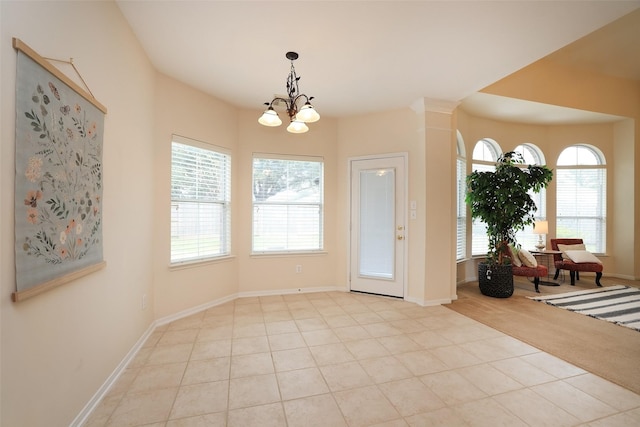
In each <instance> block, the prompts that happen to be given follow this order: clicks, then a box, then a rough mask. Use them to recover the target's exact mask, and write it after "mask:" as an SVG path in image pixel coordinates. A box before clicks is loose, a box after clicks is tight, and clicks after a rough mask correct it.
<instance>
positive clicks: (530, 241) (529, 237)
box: [513, 142, 548, 249]
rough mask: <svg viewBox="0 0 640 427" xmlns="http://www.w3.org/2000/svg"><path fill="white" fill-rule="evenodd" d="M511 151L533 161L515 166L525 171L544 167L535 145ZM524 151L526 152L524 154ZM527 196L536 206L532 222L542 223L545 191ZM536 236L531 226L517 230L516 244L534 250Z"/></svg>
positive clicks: (521, 146)
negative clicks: (528, 168)
mask: <svg viewBox="0 0 640 427" xmlns="http://www.w3.org/2000/svg"><path fill="white" fill-rule="evenodd" d="M513 151H515V152H518V153H520V154H522V157H523V158H524V159H525V162H526V161H527V160H533V163H525V164H522V165H517V166H518V167H520V168H522V169H527V167H528V166H529V165H538V166H542V165H546V161H545V157H544V154H543V152H542V150H540V148H538V146H536V145H535V144H532V143H528V142H525V143H523V144H520V145H518V146H517V147H516V148H514V149H513ZM525 151H526V152H525ZM529 196H531V198H532V199H533V201H534V202H535V204H536V212H535V213H534V221H544V220H546V219H547V213H546V212H547V189H546V188H542V189H541V190H540V192H538V193H534V192H533V191H529ZM547 236H548V235H546V236H544V239H545V240H546V239H547ZM538 240H539V239H538V235H537V234H533V225H531V227H530V228H525V229H524V230H518V231H517V232H516V242H517V243H518V244H519V245H521V247H523V248H525V249H534V248H535V245H537V244H538Z"/></svg>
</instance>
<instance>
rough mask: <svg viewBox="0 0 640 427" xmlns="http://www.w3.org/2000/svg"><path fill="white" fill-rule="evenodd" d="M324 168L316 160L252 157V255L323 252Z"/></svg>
mask: <svg viewBox="0 0 640 427" xmlns="http://www.w3.org/2000/svg"><path fill="white" fill-rule="evenodd" d="M323 193H324V164H323V160H322V158H318V157H293V156H281V155H277V156H274V155H268V154H254V158H253V233H252V234H253V242H252V250H253V252H254V253H270V252H271V253H272V252H294V251H318V250H322V249H323V200H324V195H323Z"/></svg>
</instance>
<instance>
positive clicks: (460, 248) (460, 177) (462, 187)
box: [456, 157, 467, 260]
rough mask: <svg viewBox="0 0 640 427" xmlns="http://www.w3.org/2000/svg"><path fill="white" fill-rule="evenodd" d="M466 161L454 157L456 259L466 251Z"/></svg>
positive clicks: (463, 256)
mask: <svg viewBox="0 0 640 427" xmlns="http://www.w3.org/2000/svg"><path fill="white" fill-rule="evenodd" d="M466 175H467V162H466V161H465V159H463V158H460V157H458V158H457V159H456V180H457V192H458V194H457V195H458V206H457V208H458V209H457V210H458V212H457V239H456V259H458V260H461V259H464V258H465V257H466V252H467V204H466V202H465V195H466V191H467V182H466V178H467V177H466Z"/></svg>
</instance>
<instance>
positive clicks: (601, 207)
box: [556, 144, 607, 253]
mask: <svg viewBox="0 0 640 427" xmlns="http://www.w3.org/2000/svg"><path fill="white" fill-rule="evenodd" d="M556 186H557V191H556V199H557V200H556V235H557V236H558V237H577V238H581V239H582V240H583V241H584V243H585V245H586V247H587V250H589V251H591V252H594V253H605V252H606V235H607V227H606V225H607V191H606V190H607V168H606V162H605V158H604V155H603V154H602V152H601V151H600V150H598V149H597V148H595V147H593V146H590V145H586V144H577V145H572V146H570V147H567V148H565V149H564V150H563V151H562V153H560V156H558V164H557V168H556Z"/></svg>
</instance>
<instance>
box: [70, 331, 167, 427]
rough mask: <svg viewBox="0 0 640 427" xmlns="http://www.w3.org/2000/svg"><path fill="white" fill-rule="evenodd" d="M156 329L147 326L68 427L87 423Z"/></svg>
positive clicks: (76, 426)
mask: <svg viewBox="0 0 640 427" xmlns="http://www.w3.org/2000/svg"><path fill="white" fill-rule="evenodd" d="M156 327H157V325H156V324H155V322H154V323H152V324H151V325H149V327H148V328H147V330H146V331H145V332H144V334H142V336H141V337H140V338H139V339H138V341H137V342H136V343H135V344H134V346H133V347H131V350H129V352H128V353H127V355H126V356H125V357H124V359H122V361H121V362H120V363H119V364H118V366H117V367H116V368H115V369H114V370H113V372H112V373H111V375H109V377H108V378H107V380H106V381H105V382H104V384H102V386H100V388H99V389H98V391H96V393H95V394H94V395H93V397H91V399H89V402H87V404H86V405H85V406H84V408H82V410H81V411H80V413H79V414H78V415H77V416H76V417H75V419H74V420H73V421H72V422H71V424H69V426H70V427H80V426H82V425H83V424H84V423H85V422H86V421H87V419H88V418H89V416H90V415H91V413H92V412H93V411H94V409H95V408H96V407H97V406H98V404H100V402H101V401H102V399H103V398H104V396H105V395H106V394H107V393H108V392H109V390H111V387H113V385H114V384H115V383H116V381H117V380H118V378H120V375H121V374H122V372H124V370H125V369H126V368H127V366H129V363H131V361H132V360H133V359H134V358H135V357H136V355H137V354H138V351H140V349H141V348H142V346H143V345H144V343H145V342H146V341H147V339H149V336H150V335H151V334H152V333H153V331H155V329H156Z"/></svg>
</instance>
